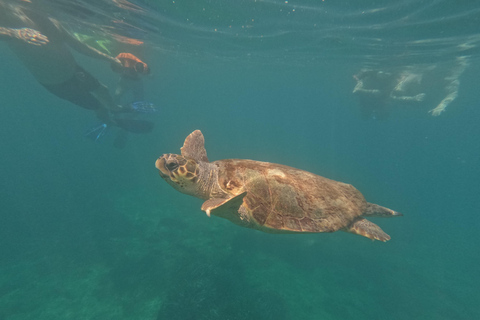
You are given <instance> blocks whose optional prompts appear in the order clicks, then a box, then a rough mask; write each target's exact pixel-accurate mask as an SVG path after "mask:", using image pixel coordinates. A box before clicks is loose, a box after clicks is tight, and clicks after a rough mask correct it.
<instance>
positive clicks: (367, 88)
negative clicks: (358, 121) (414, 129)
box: [353, 69, 395, 120]
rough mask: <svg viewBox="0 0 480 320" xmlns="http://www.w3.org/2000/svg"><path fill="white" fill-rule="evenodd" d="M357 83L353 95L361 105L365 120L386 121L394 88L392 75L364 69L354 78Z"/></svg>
mask: <svg viewBox="0 0 480 320" xmlns="http://www.w3.org/2000/svg"><path fill="white" fill-rule="evenodd" d="M353 78H354V79H355V80H356V81H357V84H356V85H355V88H354V89H353V93H354V94H355V95H356V96H357V98H358V101H359V104H360V112H361V115H362V118H363V119H365V120H366V119H380V120H383V119H386V118H387V116H388V108H389V99H390V92H391V90H392V88H393V87H394V81H395V79H394V76H393V74H391V73H388V72H383V71H378V70H372V69H362V70H360V72H359V73H358V74H356V75H354V76H353Z"/></svg>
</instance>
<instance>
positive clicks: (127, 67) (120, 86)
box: [111, 52, 150, 102]
mask: <svg viewBox="0 0 480 320" xmlns="http://www.w3.org/2000/svg"><path fill="white" fill-rule="evenodd" d="M116 59H117V60H119V61H120V64H118V63H114V62H112V64H111V67H112V70H113V71H114V72H116V73H119V74H120V79H119V80H118V83H117V88H116V90H115V95H114V99H115V100H116V101H119V100H120V99H121V98H122V97H123V96H124V95H125V94H126V93H127V92H128V91H131V92H132V98H133V101H132V102H137V101H144V96H143V82H142V79H141V77H142V76H144V75H148V74H150V68H149V67H148V65H147V64H146V63H145V62H143V61H142V60H140V59H139V58H137V57H136V56H134V55H133V54H131V53H125V52H122V53H120V54H119V55H117V56H116Z"/></svg>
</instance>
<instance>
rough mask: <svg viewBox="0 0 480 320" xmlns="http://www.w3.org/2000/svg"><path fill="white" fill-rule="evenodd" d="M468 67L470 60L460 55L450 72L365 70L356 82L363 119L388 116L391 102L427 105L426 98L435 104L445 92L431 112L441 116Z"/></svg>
mask: <svg viewBox="0 0 480 320" xmlns="http://www.w3.org/2000/svg"><path fill="white" fill-rule="evenodd" d="M467 66H468V59H467V57H465V56H461V57H457V58H456V59H455V64H454V66H453V67H451V68H449V69H447V70H445V68H442V67H440V66H439V65H426V66H425V65H415V66H407V67H404V68H403V69H402V70H400V71H391V72H384V71H379V70H373V69H362V70H360V72H359V73H358V74H357V75H355V76H354V78H355V80H356V81H357V83H356V85H355V88H354V89H353V93H354V94H355V95H357V97H358V99H359V104H360V108H361V112H362V116H363V118H366V119H368V118H372V119H377V118H378V114H379V111H380V112H383V113H384V115H386V113H385V112H386V110H387V106H388V108H390V105H391V104H392V103H395V105H401V106H406V105H423V104H419V103H421V102H424V101H425V100H426V98H427V96H428V97H430V100H429V101H428V102H432V101H433V99H434V98H435V97H437V96H438V92H441V91H444V92H445V93H446V96H445V97H444V98H443V99H442V100H441V101H440V102H439V103H438V105H437V106H436V107H435V108H434V109H432V110H430V111H429V113H430V114H431V115H432V116H439V115H440V114H441V113H442V112H444V111H445V109H446V108H447V106H448V105H449V104H450V103H451V102H452V101H454V100H455V98H456V97H457V96H458V89H459V86H460V80H459V78H460V76H461V75H462V73H463V72H464V71H465V69H466V67H467ZM445 74H446V75H445ZM424 78H427V79H424ZM424 91H428V94H427V93H426V92H424Z"/></svg>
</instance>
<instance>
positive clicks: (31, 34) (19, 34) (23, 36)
mask: <svg viewBox="0 0 480 320" xmlns="http://www.w3.org/2000/svg"><path fill="white" fill-rule="evenodd" d="M14 36H15V37H16V38H17V39H20V40H23V41H25V42H27V43H29V44H33V45H35V46H43V45H45V44H47V43H48V38H47V36H45V35H43V34H41V33H40V32H38V31H37V30H34V29H30V28H21V29H15V32H14Z"/></svg>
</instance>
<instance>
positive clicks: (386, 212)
mask: <svg viewBox="0 0 480 320" xmlns="http://www.w3.org/2000/svg"><path fill="white" fill-rule="evenodd" d="M362 216H365V217H386V218H388V217H400V216H403V214H401V213H400V212H397V211H393V210H392V209H388V208H385V207H382V206H379V205H378V204H374V203H368V204H367V208H366V209H365V211H364V212H363V213H362Z"/></svg>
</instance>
